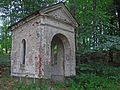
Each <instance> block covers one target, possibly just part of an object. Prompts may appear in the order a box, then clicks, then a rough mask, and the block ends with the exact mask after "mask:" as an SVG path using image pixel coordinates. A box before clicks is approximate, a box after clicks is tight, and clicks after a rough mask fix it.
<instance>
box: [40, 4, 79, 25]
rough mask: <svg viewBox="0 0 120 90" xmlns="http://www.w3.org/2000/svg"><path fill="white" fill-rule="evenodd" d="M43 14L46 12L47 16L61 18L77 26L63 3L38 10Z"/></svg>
mask: <svg viewBox="0 0 120 90" xmlns="http://www.w3.org/2000/svg"><path fill="white" fill-rule="evenodd" d="M40 12H41V13H43V14H47V15H49V16H52V17H55V18H58V19H61V20H63V21H66V22H69V23H71V24H72V25H74V26H76V27H77V26H78V24H77V22H76V20H75V19H74V18H73V17H72V15H71V14H70V12H69V11H68V10H67V8H66V7H65V6H64V4H63V3H60V4H56V5H53V6H51V7H48V8H45V9H43V10H41V11H40Z"/></svg>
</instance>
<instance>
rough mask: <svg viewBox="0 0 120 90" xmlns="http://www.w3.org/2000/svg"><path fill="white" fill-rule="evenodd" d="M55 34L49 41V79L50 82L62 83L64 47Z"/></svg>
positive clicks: (60, 39)
mask: <svg viewBox="0 0 120 90" xmlns="http://www.w3.org/2000/svg"><path fill="white" fill-rule="evenodd" d="M60 36H61V35H59V34H57V35H55V36H54V37H53V39H52V41H51V79H52V81H55V82H57V81H60V82H63V81H64V76H65V75H64V73H65V70H64V61H65V45H64V42H63V40H62V38H61V37H60Z"/></svg>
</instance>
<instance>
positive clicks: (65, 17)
mask: <svg viewBox="0 0 120 90" xmlns="http://www.w3.org/2000/svg"><path fill="white" fill-rule="evenodd" d="M39 14H40V15H42V14H43V15H48V16H52V17H54V18H57V19H59V20H61V21H65V22H68V23H70V24H71V25H73V26H74V27H78V24H77V22H76V20H75V19H74V18H73V16H72V15H71V14H70V12H69V11H68V9H67V8H66V7H65V5H64V4H63V3H58V4H54V5H51V6H48V7H46V8H44V9H41V10H38V11H35V12H34V13H32V14H30V15H28V16H26V17H24V18H23V19H21V20H20V21H18V22H16V23H14V24H13V25H11V26H10V27H9V29H11V30H12V29H14V28H16V27H18V26H21V25H23V24H24V23H26V22H28V21H29V20H31V19H32V18H35V17H38V16H37V15H39Z"/></svg>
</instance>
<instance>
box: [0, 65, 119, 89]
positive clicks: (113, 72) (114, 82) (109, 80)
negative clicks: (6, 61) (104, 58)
mask: <svg viewBox="0 0 120 90" xmlns="http://www.w3.org/2000/svg"><path fill="white" fill-rule="evenodd" d="M79 70H80V73H79V74H77V76H75V77H72V78H71V79H69V83H68V84H66V83H56V84H55V83H53V84H51V83H50V82H49V81H44V80H43V81H40V82H37V83H33V82H29V81H28V80H27V78H26V79H24V81H20V80H17V79H14V78H11V77H2V78H0V87H1V89H2V90H48V88H49V89H50V88H51V89H53V90H119V89H120V67H112V66H108V65H100V64H81V65H79Z"/></svg>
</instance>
